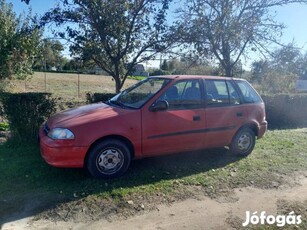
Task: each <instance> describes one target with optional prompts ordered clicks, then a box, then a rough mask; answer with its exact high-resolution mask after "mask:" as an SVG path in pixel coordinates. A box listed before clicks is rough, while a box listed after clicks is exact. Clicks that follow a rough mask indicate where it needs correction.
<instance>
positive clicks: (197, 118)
mask: <svg viewBox="0 0 307 230" xmlns="http://www.w3.org/2000/svg"><path fill="white" fill-rule="evenodd" d="M202 96H203V95H202V82H201V81H200V80H198V79H189V80H179V81H177V82H175V83H174V84H173V85H172V86H170V87H169V88H168V89H167V90H166V91H165V92H164V93H163V94H162V95H161V96H160V97H159V99H158V100H157V101H159V100H165V101H167V102H168V104H169V109H168V110H166V111H156V112H151V111H149V110H148V108H145V109H143V111H142V130H143V131H142V143H143V145H142V146H143V149H142V150H143V151H142V152H143V155H144V156H153V155H161V154H165V153H174V152H183V151H187V150H194V149H198V148H200V147H201V146H203V144H204V142H205V140H204V137H205V134H204V133H203V132H201V130H203V129H205V127H206V119H205V116H204V109H203V101H202V98H203V97H202Z"/></svg>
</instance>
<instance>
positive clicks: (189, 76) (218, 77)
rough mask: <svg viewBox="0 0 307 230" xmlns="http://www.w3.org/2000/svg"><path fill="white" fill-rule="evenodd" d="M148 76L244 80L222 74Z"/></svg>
mask: <svg viewBox="0 0 307 230" xmlns="http://www.w3.org/2000/svg"><path fill="white" fill-rule="evenodd" d="M150 78H167V79H178V80H184V79H214V80H216V79H218V80H229V79H233V80H244V79H241V78H232V77H223V76H207V75H161V76H150Z"/></svg>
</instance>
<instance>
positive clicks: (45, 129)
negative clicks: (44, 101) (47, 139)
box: [44, 122, 50, 135]
mask: <svg viewBox="0 0 307 230" xmlns="http://www.w3.org/2000/svg"><path fill="white" fill-rule="evenodd" d="M49 131H50V129H49V127H48V125H47V122H46V123H45V124H44V133H45V134H46V135H48V133H49Z"/></svg>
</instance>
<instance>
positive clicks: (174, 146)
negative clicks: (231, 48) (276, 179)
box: [40, 76, 267, 178]
mask: <svg viewBox="0 0 307 230" xmlns="http://www.w3.org/2000/svg"><path fill="white" fill-rule="evenodd" d="M266 129H267V122H266V119H265V107H264V103H263V101H262V99H261V97H260V96H259V94H258V93H257V92H256V91H255V89H253V87H252V86H251V85H250V84H249V83H248V82H247V81H245V80H243V79H235V78H226V77H211V76H159V77H149V78H147V79H145V80H143V81H140V82H138V83H137V84H136V85H134V86H132V87H130V88H128V89H126V90H125V91H123V92H121V93H120V94H118V95H116V96H115V97H113V98H112V99H110V100H109V101H107V102H105V103H97V104H91V105H85V106H82V107H79V108H76V109H71V110H67V111H64V112H61V113H58V114H56V115H54V116H52V117H50V119H49V120H48V121H47V122H46V123H45V124H44V125H43V126H42V127H41V129H40V148H41V153H42V156H43V158H44V159H45V161H46V162H47V163H48V164H50V165H53V166H56V167H78V168H79V167H80V168H81V167H85V168H87V170H88V171H89V172H90V173H91V175H92V176H94V177H100V178H112V177H116V176H119V175H122V174H123V173H124V172H125V171H126V170H127V169H128V167H129V165H130V162H131V160H132V159H139V158H144V157H149V156H158V155H163V154H169V153H177V152H185V151H191V150H197V149H207V148H216V147H224V146H229V151H230V152H231V153H233V154H237V155H243V156H246V155H248V154H250V153H251V152H252V150H253V148H254V145H255V139H256V138H255V137H258V138H261V137H262V136H263V135H264V133H265V131H266Z"/></svg>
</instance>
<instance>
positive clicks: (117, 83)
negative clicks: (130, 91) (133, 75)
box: [113, 76, 121, 93]
mask: <svg viewBox="0 0 307 230" xmlns="http://www.w3.org/2000/svg"><path fill="white" fill-rule="evenodd" d="M113 79H114V81H115V92H116V93H120V90H121V80H120V77H119V76H113Z"/></svg>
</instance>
